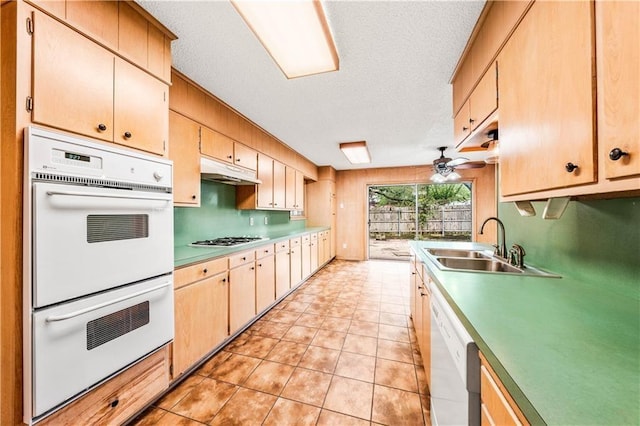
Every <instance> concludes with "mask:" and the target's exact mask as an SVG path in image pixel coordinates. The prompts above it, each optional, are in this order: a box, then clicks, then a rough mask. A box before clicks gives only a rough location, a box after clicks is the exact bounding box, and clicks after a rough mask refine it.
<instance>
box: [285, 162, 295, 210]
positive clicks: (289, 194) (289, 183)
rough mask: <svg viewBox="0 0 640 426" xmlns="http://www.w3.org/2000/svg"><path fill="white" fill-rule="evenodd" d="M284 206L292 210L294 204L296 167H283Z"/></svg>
mask: <svg viewBox="0 0 640 426" xmlns="http://www.w3.org/2000/svg"><path fill="white" fill-rule="evenodd" d="M284 185H285V195H284V198H285V207H286V208H287V209H290V210H293V209H294V208H295V205H296V169H294V168H291V167H286V168H285V183H284Z"/></svg>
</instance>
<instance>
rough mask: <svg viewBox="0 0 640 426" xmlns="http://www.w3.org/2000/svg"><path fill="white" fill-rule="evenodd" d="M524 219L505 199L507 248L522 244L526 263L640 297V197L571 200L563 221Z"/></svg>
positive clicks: (539, 207) (540, 206) (502, 207)
mask: <svg viewBox="0 0 640 426" xmlns="http://www.w3.org/2000/svg"><path fill="white" fill-rule="evenodd" d="M533 204H534V207H535V209H536V212H537V215H536V216H533V217H521V216H520V215H519V214H518V213H517V211H516V209H515V206H514V205H513V204H512V203H500V205H499V214H500V218H501V219H502V220H503V222H504V224H505V227H506V230H507V246H508V247H511V244H513V243H518V244H520V245H522V246H523V247H524V249H525V250H526V252H527V255H526V257H525V262H527V263H531V264H532V265H536V266H540V267H542V268H546V269H549V270H551V271H553V272H556V273H559V274H561V275H563V274H564V275H568V274H571V275H572V276H574V277H576V278H579V279H581V280H584V281H585V283H588V284H593V285H601V284H603V285H607V287H610V288H611V290H612V291H620V292H623V293H624V294H629V295H630V296H632V297H637V293H638V283H640V198H621V199H612V200H593V201H571V202H569V205H568V206H567V210H566V211H565V212H564V214H563V216H562V217H561V218H560V219H558V220H544V219H542V217H541V215H542V211H543V209H544V205H545V203H544V202H535V203H533Z"/></svg>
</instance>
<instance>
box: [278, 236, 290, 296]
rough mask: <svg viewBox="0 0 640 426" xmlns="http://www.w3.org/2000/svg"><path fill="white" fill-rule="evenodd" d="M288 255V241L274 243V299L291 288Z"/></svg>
mask: <svg viewBox="0 0 640 426" xmlns="http://www.w3.org/2000/svg"><path fill="white" fill-rule="evenodd" d="M290 256H291V254H290V253H289V241H282V242H280V243H277V244H276V255H275V261H276V271H275V272H276V274H275V275H276V299H280V298H281V297H282V296H284V294H285V293H286V292H288V291H289V289H290V288H291V275H290V269H291V261H290Z"/></svg>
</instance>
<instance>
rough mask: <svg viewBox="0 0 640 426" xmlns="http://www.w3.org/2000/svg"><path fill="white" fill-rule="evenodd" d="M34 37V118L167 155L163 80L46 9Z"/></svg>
mask: <svg viewBox="0 0 640 426" xmlns="http://www.w3.org/2000/svg"><path fill="white" fill-rule="evenodd" d="M72 9H73V8H72ZM145 28H146V27H145ZM32 37H33V40H32V44H33V49H32V50H33V56H32V60H33V85H32V100H31V108H32V121H33V122H35V123H39V124H44V125H47V126H51V127H55V128H59V129H63V130H67V131H71V132H74V133H78V134H82V135H86V136H90V137H94V138H98V139H102V140H105V141H108V142H115V143H118V144H120V145H125V146H128V147H131V148H136V149H140V150H143V151H146V152H151V153H154V154H159V155H164V154H165V152H166V142H167V132H168V115H167V114H168V99H167V97H168V91H169V90H168V86H167V84H166V83H164V82H163V81H161V80H158V79H157V78H156V77H154V76H152V75H150V74H149V73H148V72H146V71H144V70H142V69H140V68H138V67H136V66H134V65H132V64H131V63H129V62H126V61H124V60H123V59H121V58H120V57H119V56H117V55H115V54H113V53H112V52H110V51H109V50H107V49H104V48H103V47H101V46H100V45H98V44H96V43H94V42H93V41H91V40H90V39H88V38H86V37H85V36H83V35H81V34H80V33H78V32H76V31H74V30H72V29H70V28H69V27H67V26H65V25H62V24H60V23H59V22H57V21H56V20H54V19H53V18H51V17H49V16H47V15H46V14H44V13H40V12H34V14H33V35H32Z"/></svg>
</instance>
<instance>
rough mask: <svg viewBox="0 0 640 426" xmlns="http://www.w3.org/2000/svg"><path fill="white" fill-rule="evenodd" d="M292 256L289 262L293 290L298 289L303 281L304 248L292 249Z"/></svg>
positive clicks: (299, 246) (296, 247)
mask: <svg viewBox="0 0 640 426" xmlns="http://www.w3.org/2000/svg"><path fill="white" fill-rule="evenodd" d="M290 253H291V256H290V259H289V261H290V262H291V265H290V272H291V274H290V276H291V288H294V287H297V286H298V285H299V284H300V282H301V281H302V247H301V245H298V246H295V247H293V246H292V247H291V251H290Z"/></svg>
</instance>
